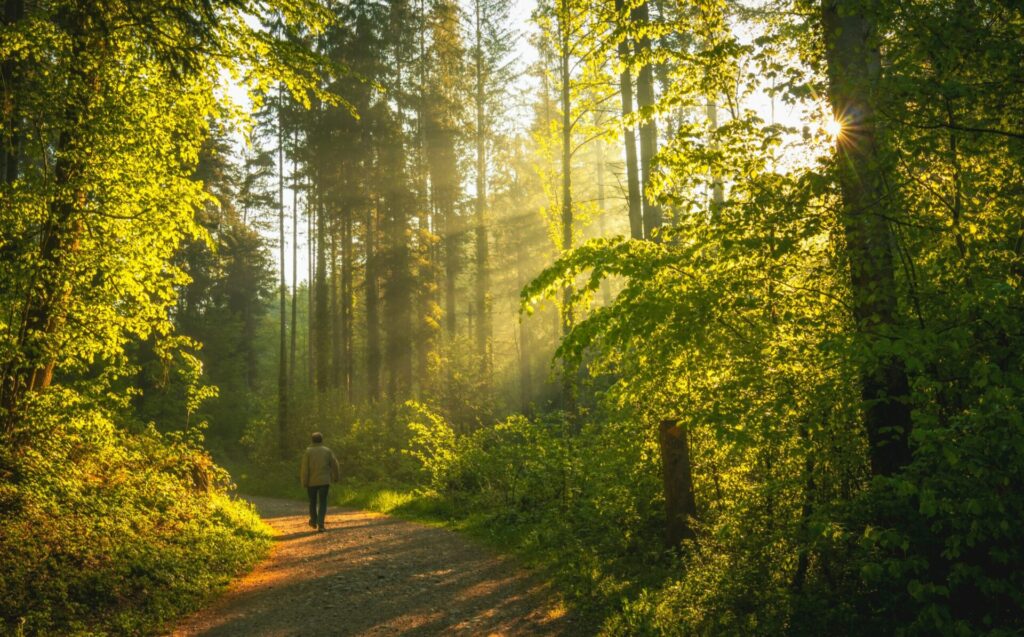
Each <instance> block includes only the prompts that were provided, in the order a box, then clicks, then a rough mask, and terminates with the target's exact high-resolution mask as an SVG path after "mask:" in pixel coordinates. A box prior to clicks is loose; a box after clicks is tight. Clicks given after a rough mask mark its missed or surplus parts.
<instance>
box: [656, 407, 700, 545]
mask: <svg viewBox="0 0 1024 637" xmlns="http://www.w3.org/2000/svg"><path fill="white" fill-rule="evenodd" d="M659 434H660V435H659V443H660V446H661V476H662V483H663V488H664V492H665V516H666V525H665V539H666V542H667V543H668V546H669V547H672V548H675V547H678V546H679V545H680V544H681V543H682V541H683V540H686V539H690V538H693V536H694V534H693V529H692V528H691V527H690V518H692V517H696V515H697V504H696V501H695V499H694V495H693V469H692V467H691V464H690V447H689V444H688V442H687V440H686V430H685V429H683V428H682V427H681V426H679V422H678V421H676V420H662V421H661V424H660V427H659Z"/></svg>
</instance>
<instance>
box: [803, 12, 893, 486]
mask: <svg viewBox="0 0 1024 637" xmlns="http://www.w3.org/2000/svg"><path fill="white" fill-rule="evenodd" d="M859 7H860V5H859V3H857V2H854V1H851V0H824V1H823V3H822V26H823V29H824V31H823V32H824V38H825V56H826V60H827V62H828V77H829V99H830V101H831V104H832V110H833V112H834V113H835V117H836V119H837V120H838V121H840V122H841V123H842V125H843V131H842V134H840V135H839V136H838V138H837V140H836V154H837V162H836V167H837V169H838V174H839V185H840V190H841V192H842V200H843V201H842V220H843V226H844V231H845V235H846V249H847V257H848V260H849V267H850V286H851V291H852V296H853V318H854V320H855V321H856V325H857V327H856V329H857V331H858V335H859V336H860V339H861V343H862V344H863V347H864V350H865V352H872V354H870V357H869V358H867V359H866V360H865V362H864V363H862V367H861V396H862V398H863V400H864V404H865V415H864V426H865V429H866V433H867V438H868V443H869V445H870V450H869V454H870V460H871V472H872V474H873V475H892V474H894V473H896V472H897V471H899V470H900V468H902V467H903V466H905V465H906V464H907V463H909V462H910V446H909V437H910V427H911V414H910V405H909V404H908V398H909V394H910V387H909V382H908V380H907V372H906V369H905V366H904V363H903V361H902V360H901V359H900V358H899V357H898V356H895V355H893V354H886V353H878V354H876V353H874V352H886V351H891V348H890V347H887V346H886V342H887V341H889V340H891V339H893V338H896V336H895V334H894V332H895V331H896V329H897V328H898V324H897V299H896V279H895V273H894V269H893V256H892V245H893V237H892V233H891V230H890V228H889V225H888V222H887V220H886V214H887V213H888V214H895V213H894V211H892V210H888V208H890V207H891V206H892V204H891V202H890V201H889V199H888V196H887V194H886V192H885V186H884V177H885V170H886V169H885V163H886V160H885V157H884V156H883V155H882V153H880V152H879V148H878V142H877V139H876V120H875V109H874V104H873V101H872V97H871V96H872V94H873V93H874V91H875V90H876V85H877V82H878V77H879V74H880V71H881V58H880V55H879V51H878V49H877V47H876V46H875V44H874V43H873V42H872V41H871V40H872V37H873V35H874V25H873V24H872V23H871V21H870V20H869V19H868V18H866V17H865V16H864V15H863V13H862V12H861V10H860V8H859Z"/></svg>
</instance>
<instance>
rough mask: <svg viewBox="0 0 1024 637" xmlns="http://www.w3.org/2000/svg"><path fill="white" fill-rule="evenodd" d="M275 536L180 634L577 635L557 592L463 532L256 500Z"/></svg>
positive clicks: (178, 630)
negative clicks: (315, 526)
mask: <svg viewBox="0 0 1024 637" xmlns="http://www.w3.org/2000/svg"><path fill="white" fill-rule="evenodd" d="M252 501H253V502H254V503H255V504H256V507H257V508H258V509H259V511H260V514H261V515H262V516H263V518H264V519H265V520H266V521H267V522H268V523H269V524H270V525H271V526H272V527H273V528H274V530H275V532H276V537H275V538H274V539H275V545H274V548H273V550H272V552H271V555H270V557H269V558H268V559H267V560H265V561H264V562H263V563H261V564H260V565H259V566H257V567H256V569H255V570H254V571H253V572H252V573H250V574H248V575H246V576H245V577H243V578H241V579H239V580H237V581H235V582H234V583H233V584H232V585H231V586H230V588H229V589H228V590H227V592H225V593H224V594H223V595H222V596H221V597H220V598H219V599H217V600H216V601H215V602H213V604H211V605H210V606H209V607H207V608H205V609H203V610H201V611H199V612H198V613H195V614H194V615H192V616H190V617H187V618H186V619H185V620H184V621H183V622H182V623H181V624H180V625H179V626H178V627H177V628H176V629H175V630H174V631H173V632H172V633H170V634H171V635H174V636H182V637H184V636H186V635H211V636H212V635H237V636H246V637H250V636H251V637H270V636H274V637H277V636H284V635H289V636H290V635H374V636H376V635H508V636H512V635H531V636H532V635H567V636H568V635H576V634H581V631H580V629H579V627H578V626H575V625H574V623H573V621H572V618H571V617H570V616H569V615H567V614H566V613H565V611H564V610H563V608H562V607H561V606H560V605H559V604H558V603H557V601H555V599H554V596H553V594H552V593H551V592H550V590H547V589H546V588H545V587H544V586H543V585H542V584H540V583H539V582H537V581H536V580H535V579H534V578H532V577H531V576H530V575H528V574H527V573H525V572H524V571H523V570H522V569H520V568H517V567H516V566H515V565H513V564H512V563H511V562H510V561H508V560H506V559H503V558H501V557H497V556H495V555H493V554H492V553H490V552H488V551H486V550H485V549H483V548H481V547H479V546H476V545H475V544H473V543H471V542H470V541H468V540H467V539H466V538H464V537H462V536H460V535H458V534H456V533H453V532H451V531H446V530H444V529H437V528H431V527H426V526H422V525H419V524H414V523H411V522H403V521H400V520H396V519H394V518H389V517H386V516H382V515H377V514H374V513H366V512H363V511H346V510H338V509H334V510H332V511H329V515H328V516H327V532H326V533H322V534H317V533H314V532H313V530H312V529H310V528H309V527H308V526H307V525H306V521H307V518H308V511H307V505H306V504H305V503H304V502H297V501H294V500H276V499H269V498H252Z"/></svg>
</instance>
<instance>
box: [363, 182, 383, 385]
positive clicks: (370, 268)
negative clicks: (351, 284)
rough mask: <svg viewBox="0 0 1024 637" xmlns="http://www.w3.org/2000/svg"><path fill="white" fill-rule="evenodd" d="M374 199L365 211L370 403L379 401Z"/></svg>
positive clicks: (367, 360)
mask: <svg viewBox="0 0 1024 637" xmlns="http://www.w3.org/2000/svg"><path fill="white" fill-rule="evenodd" d="M379 206H380V202H379V200H378V199H376V198H375V200H374V202H373V205H371V206H369V207H367V209H366V393H367V398H368V399H369V400H370V402H377V401H378V400H380V312H379V303H380V290H379V287H378V278H377V276H378V275H377V254H376V250H377V248H376V238H375V237H376V234H377V224H376V219H375V218H376V216H377V209H378V208H379Z"/></svg>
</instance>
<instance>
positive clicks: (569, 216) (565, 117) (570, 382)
mask: <svg viewBox="0 0 1024 637" xmlns="http://www.w3.org/2000/svg"><path fill="white" fill-rule="evenodd" d="M560 4H561V10H560V11H559V25H558V34H559V81H560V87H559V99H560V102H561V107H562V250H563V251H566V250H571V249H572V229H573V209H572V85H571V81H572V77H571V75H570V71H569V55H570V46H569V38H570V33H569V25H568V24H567V23H566V22H567V21H568V20H569V6H568V2H567V1H566V0H561V2H560ZM561 318H562V338H563V339H564V338H565V337H566V336H568V334H569V331H570V330H571V329H572V325H573V316H572V287H571V286H568V285H567V286H566V287H565V288H564V289H563V291H562V317H561ZM575 376H576V374H575V371H574V370H572V369H569V367H568V365H564V366H563V368H562V403H563V405H564V406H565V408H566V411H569V412H575V410H576V382H575V381H576V378H575Z"/></svg>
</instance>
